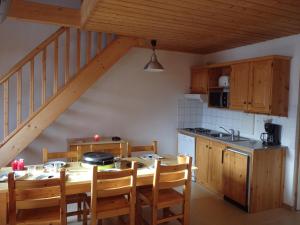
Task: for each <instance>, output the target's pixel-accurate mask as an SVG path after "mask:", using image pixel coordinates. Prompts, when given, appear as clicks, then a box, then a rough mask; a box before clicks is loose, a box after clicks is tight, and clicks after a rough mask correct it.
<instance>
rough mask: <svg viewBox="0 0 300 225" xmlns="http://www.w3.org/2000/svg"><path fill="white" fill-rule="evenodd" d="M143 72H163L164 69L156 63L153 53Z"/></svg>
mask: <svg viewBox="0 0 300 225" xmlns="http://www.w3.org/2000/svg"><path fill="white" fill-rule="evenodd" d="M144 70H145V71H147V72H162V71H164V67H163V66H162V65H161V64H160V63H159V62H158V60H157V57H156V54H155V52H154V51H153V54H152V56H151V59H150V61H149V62H148V63H147V64H146V66H145V67H144Z"/></svg>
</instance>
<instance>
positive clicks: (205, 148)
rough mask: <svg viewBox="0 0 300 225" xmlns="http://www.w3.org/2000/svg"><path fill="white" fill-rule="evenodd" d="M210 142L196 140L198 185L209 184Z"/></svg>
mask: <svg viewBox="0 0 300 225" xmlns="http://www.w3.org/2000/svg"><path fill="white" fill-rule="evenodd" d="M208 164H209V140H208V139H206V138H201V137H197V138H196V166H197V168H198V170H197V175H196V179H197V182H198V183H202V184H206V185H207V184H208V168H209V165H208Z"/></svg>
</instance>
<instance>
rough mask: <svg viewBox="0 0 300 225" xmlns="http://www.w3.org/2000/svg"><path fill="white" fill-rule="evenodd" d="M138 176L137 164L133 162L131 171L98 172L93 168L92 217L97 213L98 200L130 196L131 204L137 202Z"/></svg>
mask: <svg viewBox="0 0 300 225" xmlns="http://www.w3.org/2000/svg"><path fill="white" fill-rule="evenodd" d="M136 176H137V163H136V162H132V164H131V168H130V169H124V170H120V171H109V172H108V171H107V172H105V171H100V172H98V171H97V166H94V167H93V177H92V185H91V198H92V200H91V210H92V212H91V213H92V217H93V215H94V216H95V214H96V212H97V207H98V206H97V198H101V197H111V196H118V195H128V196H129V201H130V204H135V202H136Z"/></svg>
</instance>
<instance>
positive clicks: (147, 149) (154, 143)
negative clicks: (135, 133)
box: [127, 141, 158, 157]
mask: <svg viewBox="0 0 300 225" xmlns="http://www.w3.org/2000/svg"><path fill="white" fill-rule="evenodd" d="M157 146H158V142H157V141H152V144H151V145H141V146H131V145H130V144H128V143H127V151H128V156H129V157H130V156H131V153H132V152H153V153H155V154H157Z"/></svg>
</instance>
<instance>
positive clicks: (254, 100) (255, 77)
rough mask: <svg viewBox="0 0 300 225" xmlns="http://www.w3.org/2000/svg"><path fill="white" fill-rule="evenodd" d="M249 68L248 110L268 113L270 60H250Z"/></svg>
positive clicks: (270, 84) (270, 74) (270, 79)
mask: <svg viewBox="0 0 300 225" xmlns="http://www.w3.org/2000/svg"><path fill="white" fill-rule="evenodd" d="M251 70H252V71H251V75H250V79H249V83H250V85H249V94H248V97H249V98H248V99H249V102H248V110H249V111H250V112H257V113H267V114H268V113H270V104H271V91H272V89H271V87H272V60H264V61H256V62H252V67H251Z"/></svg>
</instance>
